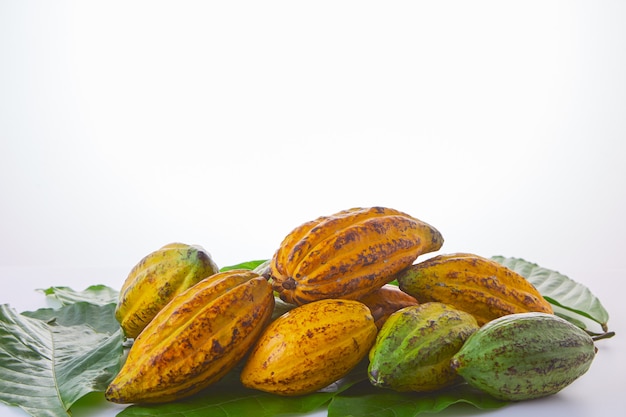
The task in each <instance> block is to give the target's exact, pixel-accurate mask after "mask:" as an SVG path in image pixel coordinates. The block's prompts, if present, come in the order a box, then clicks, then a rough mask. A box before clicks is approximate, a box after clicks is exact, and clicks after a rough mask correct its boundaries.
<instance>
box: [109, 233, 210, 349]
mask: <svg viewBox="0 0 626 417" xmlns="http://www.w3.org/2000/svg"><path fill="white" fill-rule="evenodd" d="M217 272H218V267H217V265H216V264H215V262H214V261H213V259H212V258H211V255H210V254H209V253H208V252H207V251H206V250H205V249H204V248H202V247H200V246H198V245H187V244H184V243H170V244H168V245H165V246H163V247H162V248H160V249H158V250H156V251H154V252H151V253H150V254H148V255H146V256H145V257H144V258H143V259H141V261H139V263H137V265H135V266H134V267H133V268H132V270H131V271H130V273H129V274H128V277H127V278H126V280H125V281H124V284H123V285H122V288H121V290H120V295H119V300H118V304H117V307H116V310H115V318H116V319H117V321H118V322H119V323H120V325H121V326H122V329H123V330H124V334H125V335H126V337H129V338H135V337H137V336H138V335H139V333H141V331H142V330H143V329H144V327H146V325H147V324H148V323H149V322H150V320H152V319H153V318H154V316H155V315H156V314H157V313H158V312H159V310H161V309H162V308H163V307H164V306H165V305H166V304H167V303H168V302H169V301H170V300H171V299H172V298H173V297H175V296H176V295H178V294H180V293H181V292H183V291H185V290H186V289H188V288H190V287H192V286H193V285H195V284H196V283H198V282H199V281H200V280H202V279H204V278H206V277H208V276H210V275H213V274H216V273H217Z"/></svg>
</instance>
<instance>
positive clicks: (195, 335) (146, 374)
mask: <svg viewBox="0 0 626 417" xmlns="http://www.w3.org/2000/svg"><path fill="white" fill-rule="evenodd" d="M273 308H274V294H273V291H272V287H271V285H270V284H269V282H268V281H267V280H266V279H265V278H263V277H261V276H259V275H258V274H256V273H254V272H252V271H247V270H230V271H227V272H221V273H218V274H216V275H213V276H210V277H208V278H206V279H205V280H202V281H200V282H199V283H198V284H196V285H195V286H194V287H192V288H190V289H188V290H187V291H184V292H182V293H181V294H179V295H177V296H176V297H174V298H173V299H172V301H171V302H170V303H168V304H167V305H166V306H165V307H164V308H163V309H162V310H161V311H159V313H157V315H156V316H155V317H154V319H153V320H152V321H151V322H150V323H149V324H148V325H147V326H146V328H145V329H144V331H143V332H142V333H141V334H140V335H139V337H137V339H135V341H134V343H133V345H132V347H131V348H130V350H129V352H128V357H127V359H126V362H125V363H124V365H123V367H122V369H121V370H120V372H119V373H118V375H117V376H116V377H115V378H114V380H113V381H112V382H111V384H110V385H109V387H108V388H107V390H106V392H105V398H106V399H107V400H109V401H112V402H116V403H137V402H138V403H151V402H167V401H172V400H177V399H180V398H184V397H187V396H189V395H192V394H194V393H196V392H198V391H200V390H201V389H203V388H205V387H207V386H209V385H211V384H213V383H214V382H217V381H218V380H220V379H221V378H222V377H223V376H224V375H225V374H226V373H227V372H228V371H230V370H231V369H232V368H234V367H235V365H237V364H238V363H239V362H240V361H241V360H242V358H243V356H244V355H245V354H246V353H247V352H248V350H249V349H250V348H251V347H252V345H253V344H254V342H255V341H256V339H257V338H258V337H259V335H260V334H261V332H262V331H263V329H264V328H265V326H266V325H267V324H268V323H269V320H270V318H271V315H272V310H273Z"/></svg>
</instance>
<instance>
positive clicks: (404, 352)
mask: <svg viewBox="0 0 626 417" xmlns="http://www.w3.org/2000/svg"><path fill="white" fill-rule="evenodd" d="M477 330H478V324H477V323H476V319H474V317H473V316H472V315H471V314H469V313H466V312H464V311H460V310H457V309H455V308H454V307H451V306H449V305H446V304H442V303H425V304H420V305H418V306H411V307H406V308H403V309H401V310H398V311H397V312H395V313H393V314H392V315H391V316H390V317H389V319H387V322H386V323H385V324H384V325H383V327H382V329H381V330H380V332H379V333H378V336H377V337H376V342H375V344H374V347H372V349H371V350H370V353H369V360H370V363H369V367H368V376H369V380H370V382H371V383H372V385H374V386H377V387H381V388H391V389H393V390H395V391H400V392H404V391H416V392H426V391H434V390H438V389H441V388H444V387H447V386H450V385H452V384H454V383H456V382H459V379H460V378H459V377H458V375H457V374H456V372H454V370H453V369H452V368H451V367H450V359H451V358H452V356H454V354H456V353H457V352H458V351H459V349H461V346H463V343H465V341H466V340H467V339H468V338H469V336H471V335H472V334H473V333H474V332H475V331H477Z"/></svg>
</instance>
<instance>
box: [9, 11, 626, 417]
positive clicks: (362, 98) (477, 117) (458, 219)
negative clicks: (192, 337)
mask: <svg viewBox="0 0 626 417" xmlns="http://www.w3.org/2000/svg"><path fill="white" fill-rule="evenodd" d="M205 3H207V2H195V1H185V2H176V3H171V2H160V1H156V2H144V1H136V2H117V1H111V2H87V1H81V2H78V1H77V2H70V1H58V2H53V3H51V2H45V1H24V2H22V1H19V2H18V1H0V62H1V65H0V196H1V198H2V200H1V201H2V204H0V219H2V220H0V267H1V270H2V275H1V277H0V279H2V283H3V290H2V292H0V303H5V302H8V303H10V304H12V305H14V306H16V307H19V308H36V307H37V306H39V303H41V295H40V294H37V293H35V292H33V290H34V289H35V288H40V287H47V286H50V285H70V286H75V287H77V288H81V287H82V288H84V287H85V286H87V285H89V284H92V283H105V284H110V285H112V286H119V285H120V284H121V281H122V280H123V278H124V276H125V274H126V272H127V271H128V270H129V269H130V267H132V265H134V264H135V263H136V262H137V261H138V260H139V259H140V258H141V257H142V256H144V255H145V254H147V253H149V252H150V251H152V250H154V249H156V248H158V247H160V246H161V245H163V244H165V243H169V242H172V241H182V242H186V243H196V244H201V245H202V246H204V247H205V248H207V249H208V250H209V251H210V252H211V253H212V254H213V257H214V258H215V260H216V261H217V262H218V264H219V265H220V266H224V265H230V264H235V263H238V262H241V261H246V260H250V259H263V258H268V257H270V256H271V254H272V253H273V251H274V250H275V248H276V247H277V245H278V244H279V243H280V240H281V239H282V238H283V237H284V236H285V234H286V233H288V232H289V231H290V230H291V229H292V228H293V227H295V226H297V225H299V224H300V223H302V222H304V221H307V220H310V219H312V218H314V217H317V216H319V215H324V214H331V213H334V212H336V211H338V210H341V209H344V208H348V207H353V206H369V205H385V206H389V207H394V208H397V209H400V210H404V211H406V212H408V213H410V214H412V215H414V216H416V217H419V218H421V219H422V220H425V221H427V222H429V223H431V224H433V225H434V226H436V227H437V228H438V229H439V230H440V231H441V232H442V233H443V235H444V237H445V239H446V242H445V244H444V247H443V248H442V251H445V252H453V251H467V252H474V253H477V254H481V255H485V256H491V255H497V254H500V255H504V256H516V257H522V258H525V259H527V260H529V261H533V262H536V263H538V264H540V265H542V266H545V267H547V268H551V269H556V270H558V271H560V272H562V273H564V274H566V275H568V276H570V277H571V278H573V279H575V280H577V281H580V282H583V283H585V284H587V285H588V286H589V287H590V288H591V289H592V291H593V292H594V293H596V294H597V295H598V296H600V298H601V299H602V301H603V302H604V303H605V305H606V307H607V309H608V310H609V313H610V314H611V317H612V319H611V325H612V328H613V329H615V330H616V331H618V336H617V337H616V338H614V339H612V340H607V341H603V342H602V343H601V344H600V348H601V350H600V352H599V355H598V358H597V360H596V363H594V366H593V367H592V369H591V371H590V372H589V374H588V375H586V376H585V377H583V378H582V379H581V380H579V381H577V382H576V383H575V384H574V385H573V386H571V387H569V388H568V389H567V390H566V391H564V392H563V393H562V394H559V395H558V396H557V397H555V398H551V399H548V400H546V401H539V402H533V403H530V404H520V405H516V406H513V407H507V408H505V409H504V410H501V411H497V412H494V413H489V415H507V416H514V415H516V414H517V415H522V414H526V413H528V412H532V413H535V414H537V415H551V416H555V415H556V416H559V415H562V416H565V415H568V416H578V415H580V416H589V415H591V410H592V409H593V410H595V412H594V415H602V414H601V413H603V412H604V413H605V414H604V415H615V414H614V413H613V411H614V409H613V408H612V407H616V405H617V404H618V401H619V400H620V395H619V392H618V389H619V388H618V383H615V382H614V381H616V380H617V381H619V378H620V377H621V376H622V375H625V374H626V369H625V365H624V360H623V355H620V354H619V352H620V351H622V352H623V351H624V344H623V342H622V340H623V336H620V334H622V335H623V334H624V333H623V331H624V324H623V317H625V316H624V307H623V304H624V303H623V302H622V300H623V296H622V294H624V284H623V283H624V281H625V278H626V269H625V267H624V264H623V261H622V259H623V249H624V245H623V242H622V236H624V235H626V222H624V221H623V213H624V212H626V164H624V157H625V156H626V140H625V139H626V117H624V116H625V115H626V77H624V74H626V53H625V52H624V51H626V26H625V25H624V24H623V22H624V21H625V19H626V3H624V2H620V1H598V2H572V1H526V2H516V3H513V2H510V3H509V2H501V1H476V2H464V1H448V2H393V3H391V4H389V3H384V4H383V3H380V2H352V1H346V2H336V1H332V2H326V1H318V2H310V3H306V4H305V3H296V2H290V1H280V2H277V1H267V2H228V3H224V2H220V3H214V2H211V3H207V4H205ZM112 271H115V273H113V272H112ZM0 411H1V412H0V414H2V415H3V416H4V415H14V414H9V413H16V411H15V410H14V409H9V408H6V407H2V408H0ZM464 411H465V410H464ZM18 414H19V413H18ZM96 414H97V410H76V411H75V413H74V415H75V416H81V415H85V416H91V415H96ZM100 414H101V415H107V416H109V415H114V411H103V412H101V413H100Z"/></svg>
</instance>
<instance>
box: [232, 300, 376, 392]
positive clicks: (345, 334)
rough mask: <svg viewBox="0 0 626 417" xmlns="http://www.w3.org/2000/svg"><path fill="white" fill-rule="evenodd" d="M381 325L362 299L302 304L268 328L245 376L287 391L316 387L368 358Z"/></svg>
mask: <svg viewBox="0 0 626 417" xmlns="http://www.w3.org/2000/svg"><path fill="white" fill-rule="evenodd" d="M377 331H378V329H377V328H376V325H375V324H374V319H373V317H372V315H371V313H370V311H369V309H368V308H367V306H366V305H365V304H363V303H360V302H358V301H354V300H335V299H326V300H320V301H316V302H312V303H308V304H305V305H302V306H299V307H296V308H294V309H293V310H290V311H289V312H287V313H285V314H283V315H282V316H280V317H279V318H277V319H276V320H274V321H273V322H272V323H270V325H269V326H268V327H267V328H266V330H265V331H264V332H263V335H262V336H261V337H260V338H259V340H258V341H257V342H256V344H255V346H254V348H253V349H252V351H251V353H250V356H249V357H248V359H247V361H246V363H245V365H244V368H243V370H242V372H241V382H242V383H243V385H244V386H246V387H248V388H253V389H257V390H261V391H265V392H269V393H273V394H278V395H283V396H295V395H303V394H309V393H312V392H315V391H317V390H319V389H321V388H324V387H326V386H328V385H330V384H332V383H333V382H335V381H337V380H338V379H340V378H342V377H343V376H345V375H346V374H347V373H348V372H350V370H352V369H353V368H354V367H355V366H356V365H357V364H358V363H359V362H360V361H361V360H362V359H363V358H365V356H366V355H367V353H368V351H369V349H370V348H371V347H372V344H373V343H374V340H375V338H376V333H377Z"/></svg>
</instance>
